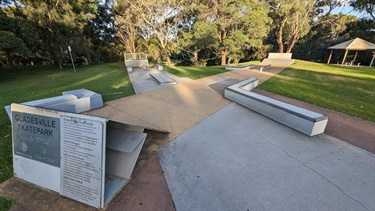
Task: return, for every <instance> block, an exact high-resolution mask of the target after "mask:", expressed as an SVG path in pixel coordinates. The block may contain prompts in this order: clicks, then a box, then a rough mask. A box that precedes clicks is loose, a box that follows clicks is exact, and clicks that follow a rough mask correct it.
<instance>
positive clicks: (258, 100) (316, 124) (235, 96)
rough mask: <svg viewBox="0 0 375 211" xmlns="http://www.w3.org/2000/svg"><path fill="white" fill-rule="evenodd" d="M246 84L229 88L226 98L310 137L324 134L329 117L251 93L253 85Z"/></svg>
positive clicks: (242, 83) (225, 94)
mask: <svg viewBox="0 0 375 211" xmlns="http://www.w3.org/2000/svg"><path fill="white" fill-rule="evenodd" d="M247 80H249V79H247ZM245 81H246V80H245ZM246 84H249V81H247V82H244V81H242V82H240V83H238V84H235V85H232V86H230V87H227V88H226V89H225V92H224V96H225V97H226V98H228V99H230V100H232V101H234V102H236V103H238V104H240V105H242V106H245V107H247V108H249V109H251V110H253V111H255V112H258V113H260V114H262V115H264V116H267V117H268V118H270V119H273V120H275V121H277V122H279V123H282V124H284V125H286V126H288V127H290V128H292V129H295V130H297V131H299V132H301V133H303V134H306V135H308V136H314V135H318V134H321V133H323V132H324V130H325V127H326V125H327V122H328V117H327V116H324V115H322V114H319V113H316V112H313V111H310V110H307V109H304V108H301V107H298V106H294V105H291V104H288V103H284V102H281V101H278V100H275V99H272V98H269V97H265V96H263V95H260V94H257V93H254V92H251V91H250V90H249V89H248V88H249V87H251V85H249V86H244V85H246Z"/></svg>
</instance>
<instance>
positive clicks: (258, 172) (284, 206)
mask: <svg viewBox="0 0 375 211" xmlns="http://www.w3.org/2000/svg"><path fill="white" fill-rule="evenodd" d="M158 156H159V159H160V163H161V166H162V169H163V172H164V175H165V178H166V181H167V184H168V187H169V190H170V192H171V195H172V198H173V201H174V204H175V206H176V210H367V211H368V210H375V200H374V198H375V171H374V169H375V155H374V154H372V153H369V152H367V151H364V150H362V149H359V148H357V147H354V146H352V145H350V144H347V143H346V142H343V141H341V140H339V139H336V138H333V137H331V136H328V135H326V134H321V135H318V136H315V137H307V136H305V135H303V134H300V133H298V132H296V131H294V130H292V129H289V128H287V127H285V126H283V125H280V124H278V123H276V122H274V121H272V120H270V119H267V118H266V117H264V116H262V115H259V114H257V113H254V112H252V111H249V110H248V109H246V108H244V107H242V106H239V105H237V104H235V103H231V104H229V105H228V106H226V107H225V108H223V109H222V110H220V111H218V112H216V113H215V114H213V115H212V116H210V117H209V118H207V119H205V120H204V121H202V122H200V123H199V124H198V125H196V126H195V127H193V128H191V129H190V130H188V131H187V132H185V133H184V134H182V135H181V136H179V137H177V138H176V139H174V140H172V141H171V142H170V143H168V144H167V145H166V146H164V147H163V148H161V149H160V150H159V151H158Z"/></svg>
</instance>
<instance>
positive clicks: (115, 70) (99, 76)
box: [0, 63, 134, 210]
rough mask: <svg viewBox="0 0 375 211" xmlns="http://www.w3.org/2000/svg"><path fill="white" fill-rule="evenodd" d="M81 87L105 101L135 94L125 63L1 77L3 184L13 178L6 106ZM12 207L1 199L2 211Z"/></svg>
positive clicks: (46, 68)
mask: <svg viewBox="0 0 375 211" xmlns="http://www.w3.org/2000/svg"><path fill="white" fill-rule="evenodd" d="M80 88H85V89H89V90H92V91H94V92H97V93H100V94H101V95H102V97H103V100H104V101H108V100H113V99H117V98H120V97H125V96H128V95H133V94H134V91H133V87H132V85H131V83H130V80H129V76H128V74H127V72H126V70H125V68H124V65H123V63H111V64H101V65H91V66H84V67H80V68H78V69H77V73H74V72H73V69H72V68H69V67H67V68H64V69H63V70H59V69H58V68H56V67H51V66H35V67H26V68H23V69H21V70H17V71H14V72H5V73H2V74H0V183H1V182H3V181H5V180H7V179H9V178H10V177H11V176H12V175H13V167H12V135H11V123H10V120H9V118H8V116H7V114H6V112H5V110H4V106H6V105H9V104H11V103H21V102H26V101H31V100H36V99H42V98H47V97H53V96H60V95H61V92H63V91H68V90H74V89H80ZM10 205H11V202H10V201H8V200H4V199H1V198H0V210H7V209H8V208H9V206H10Z"/></svg>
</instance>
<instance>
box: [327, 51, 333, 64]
mask: <svg viewBox="0 0 375 211" xmlns="http://www.w3.org/2000/svg"><path fill="white" fill-rule="evenodd" d="M332 52H333V49H332V50H331V53H330V54H329V57H328V62H327V64H329V63H330V62H331V58H332Z"/></svg>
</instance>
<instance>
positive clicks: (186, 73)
mask: <svg viewBox="0 0 375 211" xmlns="http://www.w3.org/2000/svg"><path fill="white" fill-rule="evenodd" d="M164 70H165V71H168V72H170V73H172V74H173V75H176V76H178V77H188V78H191V79H194V80H195V79H199V78H204V77H207V76H211V75H216V74H219V73H224V72H226V71H227V70H226V69H225V67H224V66H208V67H190V66H189V67H186V66H166V65H165V66H164Z"/></svg>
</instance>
